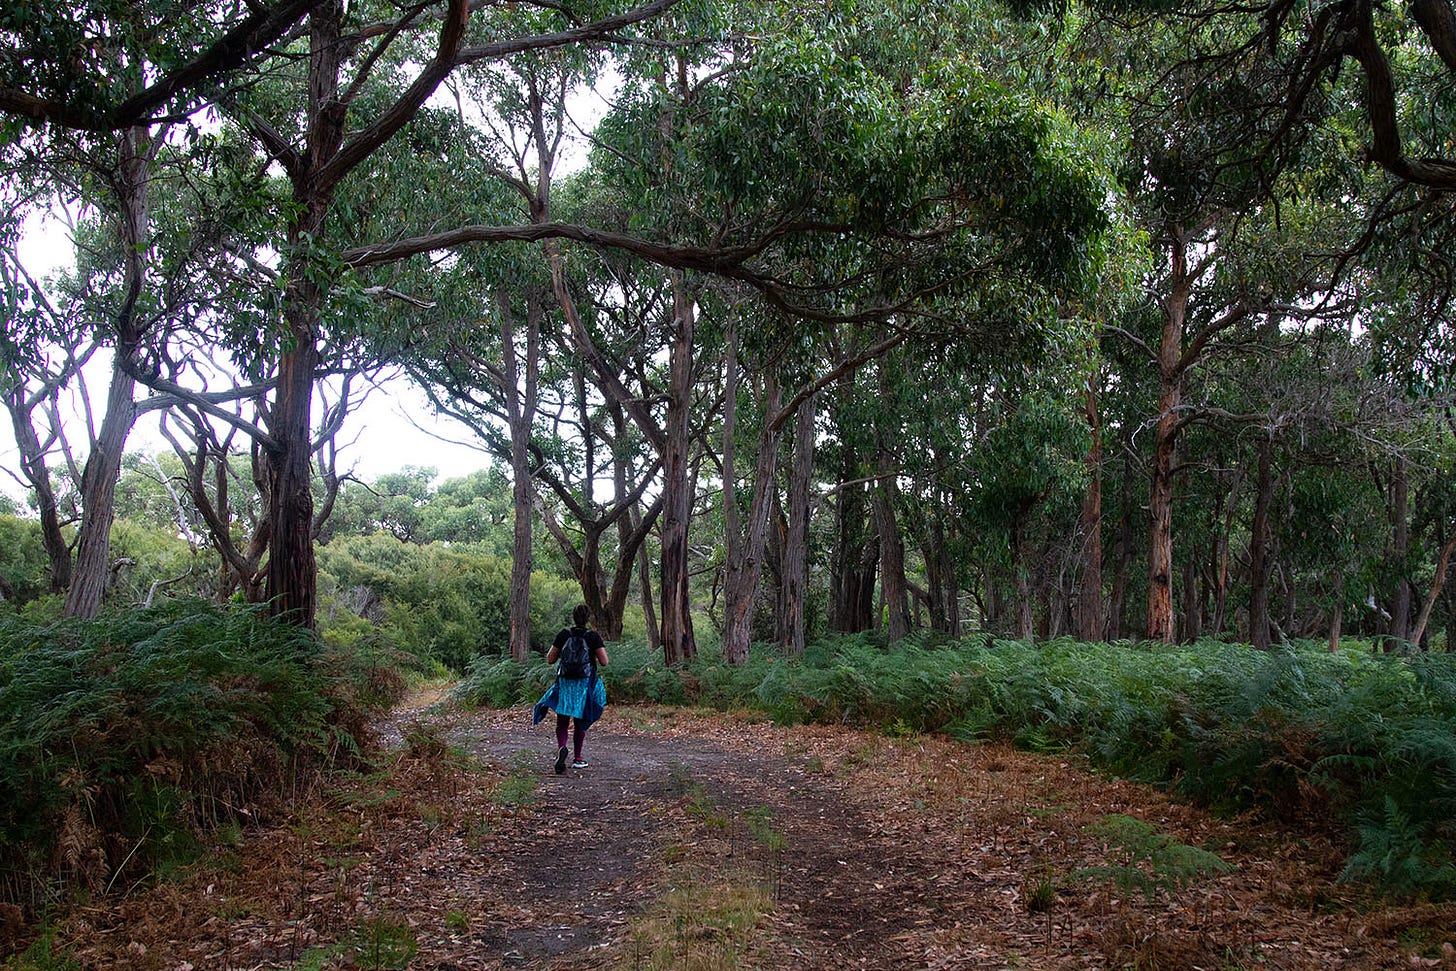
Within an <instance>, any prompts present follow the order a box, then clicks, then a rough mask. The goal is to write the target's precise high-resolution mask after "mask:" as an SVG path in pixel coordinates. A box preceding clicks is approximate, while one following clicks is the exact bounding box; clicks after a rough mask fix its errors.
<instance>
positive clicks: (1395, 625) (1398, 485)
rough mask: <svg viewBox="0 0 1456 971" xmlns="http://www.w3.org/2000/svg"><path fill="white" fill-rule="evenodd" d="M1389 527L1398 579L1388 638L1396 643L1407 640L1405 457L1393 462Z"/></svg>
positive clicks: (1407, 489) (1407, 497) (1407, 491)
mask: <svg viewBox="0 0 1456 971" xmlns="http://www.w3.org/2000/svg"><path fill="white" fill-rule="evenodd" d="M1391 525H1392V530H1393V534H1394V535H1393V547H1392V550H1391V552H1392V553H1393V554H1394V557H1395V566H1396V570H1397V571H1398V576H1399V579H1398V580H1397V582H1396V587H1395V599H1394V602H1393V603H1392V604H1391V608H1390V636H1391V637H1393V638H1395V639H1396V641H1398V642H1405V641H1409V640H1410V614H1411V598H1412V593H1411V582H1410V463H1409V462H1407V461H1406V458H1405V456H1401V457H1400V458H1398V459H1397V460H1396V470H1395V482H1394V483H1393V484H1392V486H1391Z"/></svg>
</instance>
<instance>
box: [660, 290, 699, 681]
mask: <svg viewBox="0 0 1456 971" xmlns="http://www.w3.org/2000/svg"><path fill="white" fill-rule="evenodd" d="M671 276H672V281H673V286H672V292H673V340H672V348H671V351H670V353H669V361H668V369H669V377H668V394H667V421H666V427H665V428H664V429H663V433H664V444H663V450H662V474H663V487H662V490H663V507H662V517H663V518H662V562H661V580H660V583H661V591H660V593H661V596H662V618H661V622H662V650H663V658H664V660H665V661H666V663H668V664H677V663H679V662H682V661H690V660H692V659H693V658H694V657H696V656H697V653H698V647H697V642H696V640H695V639H694V637H693V618H692V613H691V600H690V597H689V591H688V579H689V563H688V527H689V525H690V520H691V517H692V506H693V490H694V483H693V481H692V462H691V456H690V455H689V451H690V449H691V447H692V435H691V432H692V426H691V418H692V414H691V411H692V390H693V388H692V363H693V362H692V354H693V330H694V317H695V314H696V310H695V309H694V307H693V303H692V300H691V298H690V296H689V294H688V293H687V286H686V283H685V281H684V280H683V277H682V274H681V273H679V272H674V273H672V274H671Z"/></svg>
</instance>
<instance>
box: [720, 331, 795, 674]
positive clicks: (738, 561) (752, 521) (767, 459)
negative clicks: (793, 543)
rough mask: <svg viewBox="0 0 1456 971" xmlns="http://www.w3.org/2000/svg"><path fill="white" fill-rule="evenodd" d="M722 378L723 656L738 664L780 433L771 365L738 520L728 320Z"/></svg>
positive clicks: (733, 348)
mask: <svg viewBox="0 0 1456 971" xmlns="http://www.w3.org/2000/svg"><path fill="white" fill-rule="evenodd" d="M726 364H727V380H726V382H725V387H724V405H723V528H724V535H725V543H726V549H725V553H724V565H723V573H724V577H723V600H724V603H723V660H724V661H725V662H727V663H728V664H743V663H745V662H746V661H747V660H748V650H749V645H750V643H751V642H752V639H753V615H754V608H755V605H756V604H757V602H758V586H759V578H760V576H761V573H762V564H763V555H764V545H765V541H766V538H767V535H766V531H767V528H768V515H769V497H770V495H771V491H772V490H773V489H774V488H775V481H774V476H775V467H776V463H777V459H778V451H779V433H778V432H777V431H774V430H773V427H772V426H771V425H770V424H769V420H768V419H769V418H770V417H772V416H775V415H777V414H778V411H779V407H780V405H781V403H782V401H781V399H782V395H781V392H780V390H779V384H778V381H777V380H776V378H775V375H774V374H773V372H772V370H769V371H768V372H767V373H766V374H765V375H764V401H763V408H762V411H763V414H764V416H765V419H764V429H763V433H762V438H761V439H760V440H759V446H758V457H757V460H756V462H755V463H754V470H753V489H752V492H751V498H750V500H749V504H748V521H747V522H746V523H743V522H742V521H741V517H740V515H739V510H738V496H737V492H738V474H737V470H736V467H735V466H736V458H735V456H736V454H737V449H736V446H735V443H734V440H733V439H734V436H735V435H736V434H737V431H738V423H737V413H738V407H737V397H738V334H737V329H736V327H734V326H733V325H732V324H730V325H729V329H728V340H727V362H726Z"/></svg>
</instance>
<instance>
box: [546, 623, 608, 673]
mask: <svg viewBox="0 0 1456 971" xmlns="http://www.w3.org/2000/svg"><path fill="white" fill-rule="evenodd" d="M572 634H580V635H581V636H583V637H585V638H586V647H587V654H588V656H589V657H590V658H591V666H592V674H596V673H597V651H605V650H606V649H607V643H606V641H604V640H602V635H600V634H598V633H597V632H596V631H594V630H591V629H589V628H586V627H563V628H561V631H560V633H558V634H557V635H556V640H554V641H552V642H551V646H552V647H554V648H556V651H557V653H558V654H559V653H560V652H561V648H562V647H563V646H564V645H565V644H566V639H567V638H568V637H570V636H571V635H572Z"/></svg>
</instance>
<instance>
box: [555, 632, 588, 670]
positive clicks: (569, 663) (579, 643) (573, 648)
mask: <svg viewBox="0 0 1456 971" xmlns="http://www.w3.org/2000/svg"><path fill="white" fill-rule="evenodd" d="M556 673H557V675H558V676H559V677H563V678H589V677H591V673H592V660H591V646H590V645H589V644H587V642H586V634H585V633H580V634H579V633H577V632H576V631H575V630H573V631H572V632H571V634H570V635H569V636H568V637H567V638H566V643H565V644H562V645H561V656H560V657H559V658H558V659H557V666H556Z"/></svg>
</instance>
